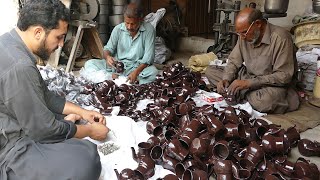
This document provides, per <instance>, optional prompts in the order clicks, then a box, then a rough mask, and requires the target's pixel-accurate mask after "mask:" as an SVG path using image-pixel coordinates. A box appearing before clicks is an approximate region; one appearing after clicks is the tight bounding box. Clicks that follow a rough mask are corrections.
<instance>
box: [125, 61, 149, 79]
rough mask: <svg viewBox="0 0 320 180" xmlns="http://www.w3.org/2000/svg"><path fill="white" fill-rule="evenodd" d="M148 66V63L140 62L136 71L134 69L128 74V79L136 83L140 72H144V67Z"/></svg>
mask: <svg viewBox="0 0 320 180" xmlns="http://www.w3.org/2000/svg"><path fill="white" fill-rule="evenodd" d="M146 67H148V64H140V65H139V66H138V67H137V68H136V69H135V70H134V71H132V72H131V73H130V74H129V76H128V81H130V83H135V82H136V81H137V78H138V76H139V74H140V73H141V72H142V70H143V69H144V68H146Z"/></svg>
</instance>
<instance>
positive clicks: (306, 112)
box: [159, 38, 320, 168]
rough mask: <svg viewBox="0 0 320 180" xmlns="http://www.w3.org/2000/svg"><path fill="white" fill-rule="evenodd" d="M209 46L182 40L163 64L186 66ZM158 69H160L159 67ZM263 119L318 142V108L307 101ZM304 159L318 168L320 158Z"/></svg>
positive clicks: (198, 40) (201, 41) (293, 153)
mask: <svg viewBox="0 0 320 180" xmlns="http://www.w3.org/2000/svg"><path fill="white" fill-rule="evenodd" d="M209 45H212V40H210V39H202V38H196V39H192V38H187V39H184V40H183V42H182V46H183V47H182V48H183V49H181V48H179V51H178V52H175V53H173V55H172V58H171V59H170V60H169V61H167V62H166V63H165V64H171V63H174V62H182V63H183V64H184V65H187V64H188V60H189V58H190V57H191V56H193V55H196V54H201V53H205V52H206V48H207V47H209ZM159 68H161V66H160V67H159ZM308 94H309V95H312V92H309V93H308ZM265 118H267V119H268V120H270V121H271V122H273V123H274V124H278V125H281V127H282V128H284V129H287V128H289V127H292V126H296V127H297V129H298V130H299V131H300V132H301V133H300V135H301V138H308V139H310V140H317V141H320V108H319V107H316V106H313V105H311V104H310V103H308V101H304V102H302V103H301V106H300V108H299V109H298V110H297V111H294V112H290V113H286V114H283V115H267V116H265ZM301 156H302V155H301V154H300V153H299V152H298V148H294V149H292V151H291V154H290V157H289V160H291V161H292V162H295V161H296V160H297V159H298V158H299V157H301ZM305 158H306V159H309V160H310V161H311V162H313V163H315V164H317V166H318V168H320V157H312V158H308V157H305Z"/></svg>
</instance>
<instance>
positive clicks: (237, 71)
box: [217, 8, 299, 113]
mask: <svg viewBox="0 0 320 180" xmlns="http://www.w3.org/2000/svg"><path fill="white" fill-rule="evenodd" d="M235 29H236V32H237V33H238V34H239V39H238V42H237V44H236V46H235V47H234V49H233V51H232V52H231V54H230V55H229V61H228V63H227V66H226V68H225V70H224V74H223V77H222V81H220V82H219V83H218V84H217V90H218V92H219V93H225V92H227V93H228V94H231V95H237V97H238V98H240V99H246V100H247V101H248V102H249V103H250V104H251V105H252V106H253V107H254V108H255V109H256V110H258V111H260V112H268V113H285V112H288V111H293V110H296V109H297V108H298V106H299V98H298V95H297V93H296V92H295V91H294V90H293V89H292V88H291V85H292V81H293V76H294V73H295V72H296V64H297V62H296V57H295V55H294V45H293V42H292V37H291V35H290V33H289V32H288V31H286V30H285V29H283V28H281V27H278V26H275V25H272V24H270V23H268V22H267V20H265V19H263V18H262V13H261V12H260V11H259V10H256V9H252V8H245V9H243V10H241V11H240V12H239V14H238V16H237V18H236V21H235Z"/></svg>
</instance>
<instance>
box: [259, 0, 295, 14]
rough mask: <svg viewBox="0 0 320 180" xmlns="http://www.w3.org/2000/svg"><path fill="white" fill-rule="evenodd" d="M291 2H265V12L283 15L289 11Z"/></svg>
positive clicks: (268, 0) (270, 0)
mask: <svg viewBox="0 0 320 180" xmlns="http://www.w3.org/2000/svg"><path fill="white" fill-rule="evenodd" d="M288 5H289V0H265V3H264V11H265V12H266V13H268V14H283V13H286V12H287V10H288Z"/></svg>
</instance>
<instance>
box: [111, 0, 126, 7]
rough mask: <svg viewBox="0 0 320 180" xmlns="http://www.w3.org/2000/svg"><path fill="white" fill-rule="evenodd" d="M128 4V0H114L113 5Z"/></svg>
mask: <svg viewBox="0 0 320 180" xmlns="http://www.w3.org/2000/svg"><path fill="white" fill-rule="evenodd" d="M125 4H127V0H112V5H114V6H120V5H125Z"/></svg>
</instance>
